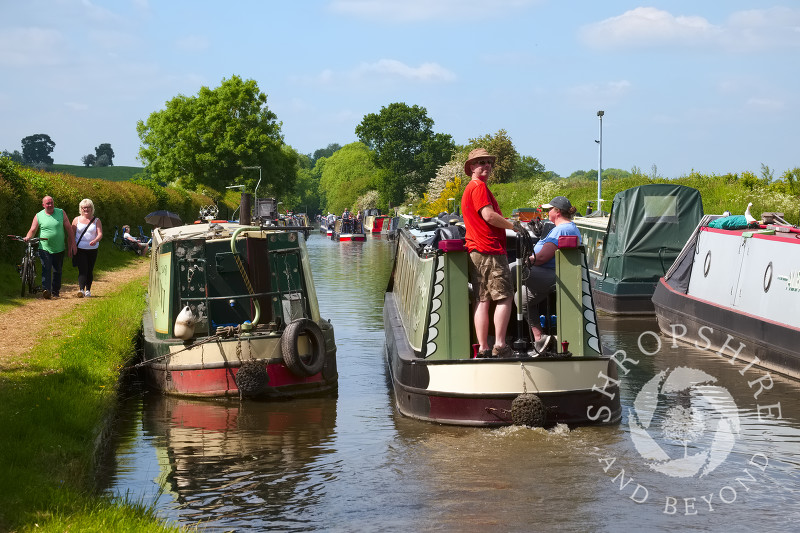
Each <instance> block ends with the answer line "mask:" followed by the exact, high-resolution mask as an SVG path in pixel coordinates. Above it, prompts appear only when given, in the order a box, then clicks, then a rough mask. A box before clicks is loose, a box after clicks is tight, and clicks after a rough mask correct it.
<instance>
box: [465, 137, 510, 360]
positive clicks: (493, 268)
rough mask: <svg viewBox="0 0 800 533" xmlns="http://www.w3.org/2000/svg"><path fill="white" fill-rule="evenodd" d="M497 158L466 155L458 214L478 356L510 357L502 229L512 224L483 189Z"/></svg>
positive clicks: (481, 153) (474, 153) (476, 152)
mask: <svg viewBox="0 0 800 533" xmlns="http://www.w3.org/2000/svg"><path fill="white" fill-rule="evenodd" d="M496 159H497V158H496V157H495V156H493V155H491V154H489V152H488V151H486V149H484V148H476V149H475V150H472V151H471V152H470V153H469V158H468V159H467V162H466V163H465V164H464V173H466V175H467V176H469V177H471V178H472V179H471V180H470V182H469V183H468V184H467V187H466V189H464V195H463V196H462V197H461V211H462V214H463V216H464V225H465V226H466V228H467V237H466V240H467V250H469V279H470V283H472V290H473V292H474V294H475V298H476V300H477V304H476V306H475V313H474V317H473V318H474V321H475V334H476V335H477V336H478V345H479V346H478V357H512V356H513V351H512V350H511V348H510V347H509V346H508V345H506V329H507V328H508V319H509V318H511V302H512V299H513V297H514V284H513V283H512V281H511V271H510V269H509V267H508V256H507V255H506V229H514V225H513V224H512V223H511V222H509V221H508V220H506V219H505V218H503V213H502V212H501V211H500V208H499V207H498V205H497V200H495V197H494V195H493V194H492V192H491V191H490V190H489V187H487V186H486V180H487V179H488V178H489V174H491V172H492V167H494V162H495V160H496ZM492 301H494V302H495V310H494V333H495V341H494V347H492V348H491V349H490V346H489V308H490V306H491V302H492Z"/></svg>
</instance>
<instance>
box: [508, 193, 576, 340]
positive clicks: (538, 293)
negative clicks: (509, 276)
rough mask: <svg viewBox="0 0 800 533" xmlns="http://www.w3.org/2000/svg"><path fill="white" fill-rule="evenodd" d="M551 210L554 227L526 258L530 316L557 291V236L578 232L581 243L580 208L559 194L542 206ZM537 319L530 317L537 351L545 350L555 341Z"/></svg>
mask: <svg viewBox="0 0 800 533" xmlns="http://www.w3.org/2000/svg"><path fill="white" fill-rule="evenodd" d="M542 209H548V212H547V218H548V219H549V220H550V221H551V222H553V224H555V227H554V228H553V229H551V230H550V232H549V233H548V234H547V235H546V236H545V237H544V238H543V239H540V240H539V242H537V243H536V246H534V248H533V255H531V256H530V257H528V258H527V262H528V265H529V266H530V272H529V274H528V277H527V279H525V281H524V284H523V286H522V313H523V315H524V316H526V317H527V316H528V310H529V309H531V310H533V309H534V306H538V304H540V303H541V302H543V301H545V299H546V298H547V297H548V296H549V295H550V293H552V292H554V291H555V288H556V286H555V283H556V260H555V255H556V249H557V248H558V238H559V237H561V236H562V235H575V236H577V237H578V243H579V244H580V242H581V233H580V231H579V230H578V227H577V226H576V225H575V223H574V222H573V221H572V217H573V216H575V213H576V212H577V209H575V207H573V205H572V204H571V203H570V201H569V200H568V199H567V198H566V197H565V196H556V197H555V198H553V199H552V200H551V201H550V203H549V204H545V205H543V206H542ZM536 318H537V320H534V319H531V320H529V322H530V326H531V332H532V333H533V338H534V348H535V350H536V352H537V353H541V352H542V351H544V350H546V349H547V347H548V346H549V345H550V342H551V341H552V337H551V336H550V335H544V334H543V332H542V328H541V327H539V323H538V315H537V317H536Z"/></svg>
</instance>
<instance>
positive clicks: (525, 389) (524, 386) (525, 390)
mask: <svg viewBox="0 0 800 533" xmlns="http://www.w3.org/2000/svg"><path fill="white" fill-rule="evenodd" d="M519 367H520V369H521V370H522V394H528V387H527V386H526V385H525V377H526V375H527V377H529V378H530V379H531V384H532V385H533V388H534V389H536V392H539V387H538V386H537V385H536V381H535V380H534V379H533V374H531V373H526V372H525V363H523V362H522V361H520V363H519Z"/></svg>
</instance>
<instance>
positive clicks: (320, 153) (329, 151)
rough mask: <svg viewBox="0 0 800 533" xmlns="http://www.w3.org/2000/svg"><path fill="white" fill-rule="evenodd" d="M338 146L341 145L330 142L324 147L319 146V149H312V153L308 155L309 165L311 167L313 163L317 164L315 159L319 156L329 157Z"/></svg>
mask: <svg viewBox="0 0 800 533" xmlns="http://www.w3.org/2000/svg"><path fill="white" fill-rule="evenodd" d="M340 148H341V146H340V145H339V144H337V143H331V144H329V145H328V146H327V147H326V148H320V149H318V150H316V151H314V155H312V156H309V159H310V160H311V166H312V167H313V166H314V165H316V164H317V160H318V159H319V158H320V157H330V156H332V155H333V154H334V153H335V152H336V151H337V150H339V149H340Z"/></svg>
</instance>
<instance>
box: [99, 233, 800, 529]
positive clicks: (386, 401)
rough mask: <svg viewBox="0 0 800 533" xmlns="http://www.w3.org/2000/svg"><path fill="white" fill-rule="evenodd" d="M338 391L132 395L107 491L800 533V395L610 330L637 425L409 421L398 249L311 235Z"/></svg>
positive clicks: (723, 363) (522, 520)
mask: <svg viewBox="0 0 800 533" xmlns="http://www.w3.org/2000/svg"><path fill="white" fill-rule="evenodd" d="M307 244H308V249H309V253H310V256H311V261H312V264H313V268H314V277H315V282H316V286H317V291H318V293H319V301H320V307H321V312H322V315H323V317H325V318H330V319H331V321H332V322H333V325H334V327H335V332H336V342H337V346H338V354H337V357H338V360H337V362H338V367H339V392H338V396H337V397H335V398H325V399H312V400H301V401H292V402H280V403H265V402H243V403H239V402H238V401H189V400H182V399H175V398H168V397H164V396H162V395H160V394H158V393H153V392H147V391H139V390H137V389H134V390H133V391H132V392H130V393H129V395H128V397H127V398H126V399H125V401H124V405H123V412H122V416H121V418H120V421H119V437H118V439H117V444H116V448H115V456H114V459H113V464H112V465H111V466H110V467H109V473H108V475H107V478H106V479H105V481H104V483H103V486H104V490H106V491H107V492H108V493H110V494H113V495H116V496H120V497H127V498H128V499H129V500H134V501H142V502H144V503H145V504H153V505H154V506H155V508H156V509H157V511H158V514H159V515H160V516H161V517H163V518H165V519H168V520H170V521H174V522H176V523H178V524H180V525H185V526H196V527H198V528H199V529H200V530H204V531H240V530H252V531H267V530H269V531H365V532H368V531H459V532H472V531H475V532H478V531H487V530H493V531H520V532H522V531H552V530H564V531H617V530H619V529H620V528H632V529H635V530H636V531H667V530H673V529H681V530H683V529H692V530H698V531H749V530H759V531H794V530H796V527H797V526H796V524H797V523H798V522H800V407H798V398H800V383H798V382H796V381H791V380H787V379H784V378H781V377H780V376H777V375H775V374H773V373H769V372H766V371H764V370H760V369H758V368H756V367H747V366H746V365H744V364H740V363H739V362H736V361H732V360H731V359H730V358H726V357H723V356H720V355H719V354H716V353H713V352H708V351H706V350H704V349H703V347H702V346H700V347H691V346H685V345H681V344H677V343H676V344H673V342H672V341H671V340H670V339H668V338H666V337H663V336H661V335H658V334H657V333H656V332H657V331H658V328H657V326H656V323H655V321H654V320H652V319H626V320H617V319H608V318H606V319H601V327H602V331H603V335H602V341H603V342H604V344H606V345H608V346H611V347H613V348H614V349H615V350H617V354H616V357H617V359H618V360H619V361H620V378H621V401H622V406H623V419H622V422H621V423H620V424H618V425H614V426H606V427H592V428H575V429H569V428H567V427H563V426H557V427H555V428H552V429H548V430H544V429H531V428H521V427H509V428H501V429H476V428H464V427H451V426H442V425H435V424H430V423H426V422H421V421H416V420H411V419H408V418H405V417H403V416H401V415H400V414H399V413H398V412H397V411H396V409H395V408H394V405H393V399H392V394H391V392H390V390H389V387H388V385H387V374H386V370H385V363H384V353H383V350H384V336H383V323H382V314H381V312H382V311H381V310H382V303H383V292H384V289H385V287H386V282H387V280H388V276H389V272H390V269H391V257H392V244H393V243H392V242H391V241H388V240H386V238H385V237H369V238H368V240H367V242H364V243H341V244H340V243H335V242H332V241H330V240H328V239H325V238H324V237H323V236H321V235H319V234H316V233H315V234H312V235H311V236H310V237H309V239H308V242H307Z"/></svg>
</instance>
